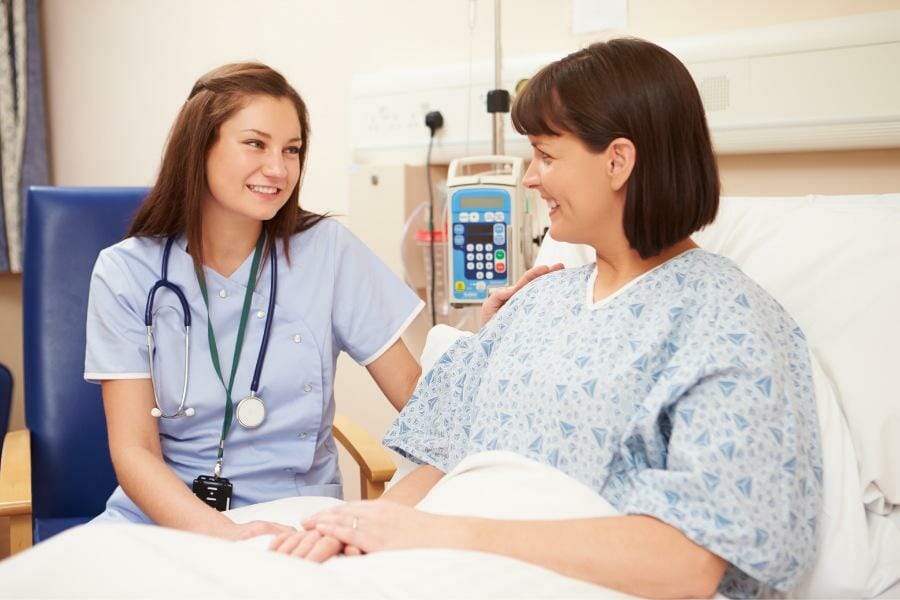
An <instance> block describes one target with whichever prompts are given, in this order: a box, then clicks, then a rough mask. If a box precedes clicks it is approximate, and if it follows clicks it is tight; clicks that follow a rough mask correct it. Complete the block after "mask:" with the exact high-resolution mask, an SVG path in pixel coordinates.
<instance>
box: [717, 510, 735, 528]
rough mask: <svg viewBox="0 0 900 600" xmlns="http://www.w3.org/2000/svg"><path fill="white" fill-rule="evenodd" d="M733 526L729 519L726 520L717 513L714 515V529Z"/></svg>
mask: <svg viewBox="0 0 900 600" xmlns="http://www.w3.org/2000/svg"><path fill="white" fill-rule="evenodd" d="M733 524H734V522H733V521H732V520H731V519H728V518H726V517H724V516H722V515H720V514H719V513H716V527H718V528H719V529H724V528H726V527H729V526H731V525H733Z"/></svg>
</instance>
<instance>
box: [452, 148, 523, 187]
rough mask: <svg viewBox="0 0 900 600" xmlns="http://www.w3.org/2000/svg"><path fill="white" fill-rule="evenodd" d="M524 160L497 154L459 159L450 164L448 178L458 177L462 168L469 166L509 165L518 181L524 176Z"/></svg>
mask: <svg viewBox="0 0 900 600" xmlns="http://www.w3.org/2000/svg"><path fill="white" fill-rule="evenodd" d="M522 162H523V161H522V159H521V158H519V157H518V156H500V155H496V154H485V155H481V156H467V157H465V158H457V159H456V160H453V161H451V162H450V170H449V172H448V173H447V178H448V179H449V178H451V177H458V176H459V171H460V170H461V169H460V167H466V166H469V165H509V166H510V167H511V169H512V176H513V177H514V178H515V180H516V181H518V180H519V178H520V177H521V175H522Z"/></svg>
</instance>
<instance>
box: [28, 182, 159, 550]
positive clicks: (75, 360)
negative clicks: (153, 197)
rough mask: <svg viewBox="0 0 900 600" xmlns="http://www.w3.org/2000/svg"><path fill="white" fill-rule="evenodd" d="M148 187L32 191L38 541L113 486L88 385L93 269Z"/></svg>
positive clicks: (97, 400)
mask: <svg viewBox="0 0 900 600" xmlns="http://www.w3.org/2000/svg"><path fill="white" fill-rule="evenodd" d="M146 195H147V189H146V188H118V189H117V188H47V187H43V188H31V189H30V190H29V193H28V204H27V209H26V210H27V212H26V220H25V255H24V268H23V307H24V308H23V313H24V314H23V318H24V338H25V421H26V424H27V426H28V429H29V430H30V432H31V481H32V484H31V489H32V498H33V503H32V516H33V519H34V531H33V533H34V541H35V542H39V541H41V540H44V539H47V538H49V537H50V536H52V535H55V534H57V533H59V532H60V531H63V530H64V529H67V528H69V527H71V526H73V525H77V524H80V523H83V522H85V521H87V520H89V519H91V518H92V517H94V516H95V515H97V514H99V513H100V512H102V511H103V508H104V506H105V504H106V499H107V498H108V497H109V495H110V493H112V490H113V489H114V488H115V486H116V478H115V475H114V474H113V469H112V462H111V461H110V458H109V448H108V442H107V437H106V420H105V417H104V414H103V403H102V400H101V397H100V387H99V386H97V385H93V384H89V383H86V382H85V381H84V379H83V374H84V347H85V330H84V324H85V319H86V316H87V302H88V289H89V287H90V280H91V271H92V270H93V267H94V262H95V261H96V260H97V255H98V254H99V253H100V250H102V249H103V248H105V247H107V246H110V245H112V244H115V243H116V242H118V241H120V240H121V239H122V238H123V237H124V236H125V233H126V231H127V229H128V224H129V223H130V221H131V219H132V217H133V216H134V214H135V212H136V211H137V207H138V205H139V204H140V202H141V200H143V199H144V197H145V196H146Z"/></svg>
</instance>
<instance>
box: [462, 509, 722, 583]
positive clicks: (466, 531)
mask: <svg viewBox="0 0 900 600" xmlns="http://www.w3.org/2000/svg"><path fill="white" fill-rule="evenodd" d="M448 519H451V520H452V523H451V525H452V527H451V528H450V529H451V530H452V531H454V534H453V535H454V536H455V537H456V543H455V544H451V545H453V546H457V547H463V548H467V549H470V550H481V551H483V552H491V553H494V554H502V555H505V556H510V557H513V558H517V559H520V560H524V561H526V562H530V563H534V564H538V565H541V566H543V567H546V568H549V569H552V570H554V571H557V572H559V573H562V574H563V575H568V576H570V577H575V578H577V579H582V580H586V581H591V582H593V583H597V584H600V585H604V586H606V587H610V588H614V589H617V590H621V591H624V592H627V593H630V594H634V595H637V596H642V597H646V598H667V597H668V598H673V597H678V598H684V597H709V596H712V595H713V594H714V593H715V591H716V588H717V587H718V585H719V581H720V580H721V578H722V575H723V573H724V571H725V567H726V566H727V563H726V562H725V561H724V560H723V559H721V558H720V557H718V556H716V555H715V554H713V553H712V552H710V551H709V550H706V549H705V548H703V547H702V546H699V545H698V544H696V543H694V542H693V541H691V540H690V539H689V538H687V537H686V536H685V535H684V534H683V533H681V532H680V531H679V530H678V529H676V528H674V527H672V526H670V525H667V524H666V523H663V522H662V521H659V520H657V519H654V518H653V517H648V516H644V515H629V516H622V517H607V518H594V519H573V520H558V521H499V520H491V519H474V518H454V517H448Z"/></svg>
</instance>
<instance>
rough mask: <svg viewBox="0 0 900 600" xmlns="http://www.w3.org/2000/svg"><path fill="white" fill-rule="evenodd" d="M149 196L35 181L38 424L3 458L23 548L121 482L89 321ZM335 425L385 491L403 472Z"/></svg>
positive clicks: (28, 326)
mask: <svg viewBox="0 0 900 600" xmlns="http://www.w3.org/2000/svg"><path fill="white" fill-rule="evenodd" d="M146 195H147V189H146V188H49V187H41V188H31V189H30V190H29V194H28V206H27V209H26V221H25V265H24V298H23V304H24V321H25V323H24V325H25V327H24V334H25V421H26V424H27V426H28V429H27V430H22V431H15V432H10V434H9V435H8V436H7V439H6V442H5V444H4V450H3V452H4V456H6V457H7V458H12V460H4V464H3V465H0V516H8V517H10V544H11V551H12V552H13V553H14V552H17V551H19V550H22V549H24V548H27V547H29V546H31V544H32V541H33V542H34V543H37V542H40V541H43V540H45V539H47V538H49V537H51V536H53V535H55V534H57V533H59V532H61V531H63V530H65V529H68V528H69V527H72V526H74V525H78V524H81V523H84V522H86V521H88V520H90V519H91V518H93V517H94V516H96V515H98V514H100V513H101V512H102V511H103V509H104V507H105V504H106V500H107V498H108V497H109V495H110V493H112V491H113V489H114V488H115V486H116V478H115V474H114V472H113V468H112V462H111V460H110V456H109V448H108V441H107V434H106V420H105V417H104V414H103V402H102V398H101V395H100V386H97V385H93V384H89V383H86V382H85V381H84V379H83V375H84V350H85V320H86V318H87V302H88V291H89V288H90V280H91V271H92V270H93V267H94V262H95V261H96V259H97V255H98V254H99V253H100V250H102V249H103V248H105V247H107V246H110V245H112V244H115V243H116V242H118V241H120V240H121V239H122V238H123V237H124V235H125V233H126V230H127V229H128V224H129V222H130V221H131V219H132V217H133V215H134V214H135V212H136V210H137V208H138V205H139V204H140V202H141V200H143V198H144V197H146ZM333 432H334V435H335V438H337V440H338V441H339V442H341V444H342V445H343V446H344V447H345V448H346V449H347V451H348V452H349V453H350V455H351V456H352V457H353V459H354V460H355V461H356V462H357V464H358V465H359V469H360V483H361V490H362V496H363V498H373V499H374V498H377V497H378V496H379V495H380V494H381V492H382V491H383V490H384V483H385V482H386V481H388V480H389V479H390V478H391V476H393V474H394V471H395V467H394V464H393V462H392V461H391V459H390V457H389V455H388V454H387V452H386V451H385V450H384V449H383V448H382V447H381V446H380V445H379V444H378V443H377V442H375V441H374V440H373V439H372V438H371V436H370V435H368V433H367V432H366V431H365V430H364V429H363V428H362V427H360V426H359V425H358V424H356V423H354V422H352V421H349V420H348V419H347V418H346V417H343V416H342V415H340V414H338V415H336V416H335V420H334V427H333ZM29 448H30V449H29ZM29 455H30V471H29ZM7 463H12V464H7ZM29 480H30V483H29ZM32 536H33V537H32Z"/></svg>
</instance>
